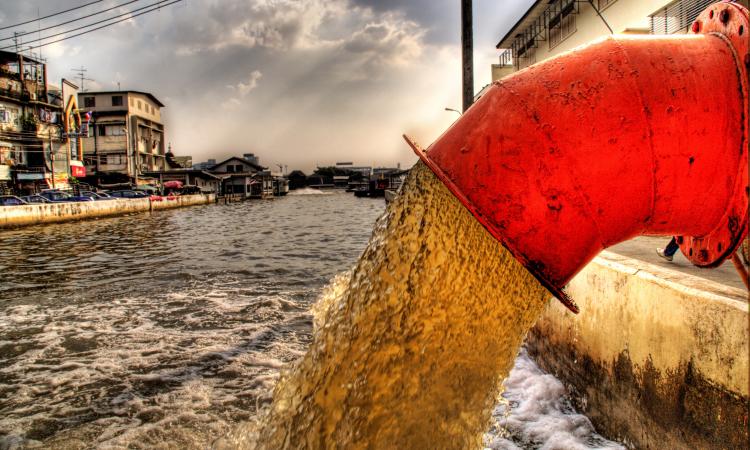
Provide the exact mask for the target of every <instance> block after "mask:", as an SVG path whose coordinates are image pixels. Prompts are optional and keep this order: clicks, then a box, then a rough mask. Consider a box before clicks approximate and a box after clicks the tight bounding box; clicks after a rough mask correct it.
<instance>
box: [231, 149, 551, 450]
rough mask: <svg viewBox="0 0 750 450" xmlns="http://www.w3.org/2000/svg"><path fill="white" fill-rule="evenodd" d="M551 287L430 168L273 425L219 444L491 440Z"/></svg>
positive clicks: (337, 290)
mask: <svg viewBox="0 0 750 450" xmlns="http://www.w3.org/2000/svg"><path fill="white" fill-rule="evenodd" d="M549 297H550V296H549V294H548V293H547V292H546V291H545V290H544V288H542V287H541V286H540V285H539V283H538V282H537V281H536V280H535V279H534V278H533V277H532V276H531V275H530V274H529V272H527V271H526V270H525V269H524V268H523V267H522V266H521V265H520V264H519V263H518V262H517V261H516V260H515V259H514V258H513V257H512V256H511V255H510V253H509V252H508V251H507V250H505V249H504V248H503V247H502V245H500V244H499V243H498V242H497V241H496V240H495V239H494V238H493V237H492V236H490V234H489V233H488V232H487V231H486V230H485V229H484V228H482V226H481V225H480V224H479V222H477V221H476V219H475V218H474V217H473V216H472V215H471V214H470V213H469V212H468V211H467V210H466V209H465V208H464V207H463V206H462V205H461V204H460V203H459V202H458V200H457V199H456V198H455V197H454V196H453V195H452V194H451V193H450V192H449V191H448V190H447V189H446V188H445V187H444V186H443V184H442V183H440V182H439V181H438V180H437V178H435V176H434V175H433V174H432V173H431V172H430V171H429V169H427V168H426V167H425V166H423V165H422V164H421V163H418V164H417V166H415V168H414V169H413V170H412V172H411V174H410V176H409V179H408V180H407V182H406V183H405V185H404V187H403V189H402V193H401V195H400V196H399V197H398V198H397V200H396V201H394V202H393V203H391V205H390V206H389V207H388V211H387V213H386V214H385V215H384V216H383V217H381V218H380V220H379V221H378V223H377V225H376V227H375V231H374V232H373V235H372V238H371V240H370V243H369V245H368V247H367V249H366V250H365V252H364V253H363V255H362V257H361V258H360V260H359V262H358V263H357V265H356V267H355V268H354V270H353V271H352V272H351V275H350V277H346V276H343V277H339V278H338V279H337V280H336V281H335V283H334V284H333V285H332V286H331V287H329V289H328V291H327V294H326V295H324V296H323V298H322V299H321V300H320V303H319V304H318V305H317V307H316V309H317V314H316V315H317V318H316V329H315V333H314V337H313V342H312V344H311V346H310V349H309V351H308V352H307V354H306V355H305V356H304V357H303V358H302V359H301V360H299V361H298V362H297V363H296V364H295V365H294V367H293V368H291V369H290V370H289V371H288V372H287V373H286V374H285V375H284V376H283V377H282V379H281V380H280V381H279V383H278V385H277V386H276V389H275V392H274V402H273V405H272V407H271V409H270V411H269V413H268V414H267V415H266V417H265V418H264V419H262V420H261V422H260V424H256V425H248V426H245V427H243V428H240V429H238V430H236V431H235V432H234V433H233V434H232V435H230V436H228V437H227V438H226V439H224V440H222V442H219V443H217V446H218V447H224V446H227V447H244V448H256V449H280V448H288V449H292V448H293V449H299V448H310V449H312V448H315V449H321V448H340V449H344V448H404V449H406V448H408V449H419V448H455V449H467V448H478V447H480V446H481V437H482V433H483V432H484V431H486V430H487V428H488V426H489V423H490V415H491V412H492V408H493V406H494V405H495V404H496V402H497V398H498V395H499V391H500V389H501V382H502V380H503V379H504V378H505V377H506V376H507V374H508V372H509V370H510V369H511V367H512V366H513V361H514V359H515V357H516V354H517V353H518V349H519V346H520V345H521V342H522V340H523V338H524V336H525V334H526V332H527V330H528V329H529V328H530V327H531V326H532V325H533V323H534V321H535V320H536V318H537V316H538V315H539V313H540V312H541V310H542V308H543V307H544V305H545V303H546V301H547V299H548V298H549Z"/></svg>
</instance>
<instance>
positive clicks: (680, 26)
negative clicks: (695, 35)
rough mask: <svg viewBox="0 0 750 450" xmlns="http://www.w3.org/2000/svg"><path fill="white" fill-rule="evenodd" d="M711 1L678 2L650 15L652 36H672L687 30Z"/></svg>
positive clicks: (691, 0) (687, 0) (685, 0)
mask: <svg viewBox="0 0 750 450" xmlns="http://www.w3.org/2000/svg"><path fill="white" fill-rule="evenodd" d="M712 3H714V2H713V1H712V0H680V1H677V2H672V3H670V4H669V5H667V6H665V7H664V8H662V9H660V10H658V11H656V12H655V13H653V14H651V16H650V17H649V19H650V22H651V33H652V34H673V33H678V32H681V31H685V30H687V27H689V26H690V24H691V23H693V21H694V20H695V19H696V17H698V15H699V14H700V13H701V12H703V10H704V9H706V8H707V7H708V6H709V5H710V4H712Z"/></svg>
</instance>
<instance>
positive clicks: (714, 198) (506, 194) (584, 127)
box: [407, 2, 750, 312]
mask: <svg viewBox="0 0 750 450" xmlns="http://www.w3.org/2000/svg"><path fill="white" fill-rule="evenodd" d="M748 32H750V29H749V28H748V11H747V10H746V9H745V8H743V7H741V6H740V5H737V4H734V3H726V2H722V3H717V4H714V5H712V6H711V7H709V8H708V9H707V10H706V11H704V12H703V13H702V14H701V16H699V18H698V19H697V20H696V22H695V23H694V24H693V27H692V34H690V35H670V36H645V37H644V36H640V37H628V36H612V37H607V38H606V39H602V40H599V41H596V42H594V43H592V44H589V45H587V46H585V47H580V48H578V49H576V50H573V51H571V52H568V53H565V54H562V55H559V56H557V57H555V58H552V59H549V60H546V61H543V62H541V63H539V64H535V65H533V66H531V67H529V68H527V69H524V70H522V71H519V72H516V73H514V74H513V75H510V76H508V77H506V78H504V79H503V80H501V81H499V82H495V83H494V86H492V87H491V88H490V89H489V90H488V92H487V93H486V94H485V95H484V96H483V97H482V98H481V99H479V100H478V101H477V103H476V104H475V105H474V106H472V107H471V108H470V109H469V110H468V111H467V112H466V113H465V114H464V115H463V116H462V117H461V119H459V120H458V121H457V122H456V123H455V124H454V125H453V126H452V127H451V128H450V129H448V130H447V131H446V132H445V133H444V134H443V135H442V136H441V137H440V138H439V139H438V140H437V141H436V142H435V143H434V144H432V146H430V148H429V149H428V151H427V152H424V151H423V150H421V149H420V148H419V146H418V145H416V144H415V143H414V142H412V141H411V140H410V139H408V138H407V141H409V143H410V145H412V147H413V148H414V150H415V151H416V153H417V154H418V155H419V157H420V158H421V159H422V160H423V161H424V162H425V163H426V164H427V165H428V166H429V167H430V168H431V169H432V170H433V172H435V174H436V175H437V176H438V177H439V178H440V179H441V180H442V181H443V182H444V183H445V184H446V186H447V187H448V188H449V189H450V190H451V191H452V192H453V194H454V195H456V197H458V198H459V199H460V200H461V202H462V203H463V204H464V205H465V206H466V207H467V208H468V209H469V210H470V211H471V212H472V213H473V214H474V216H475V217H476V218H477V219H478V220H479V221H480V222H481V223H482V224H483V225H484V226H485V227H486V228H487V229H488V230H489V232H490V233H492V235H493V236H495V238H497V239H498V240H499V241H500V242H502V243H503V245H504V246H505V247H507V248H508V249H509V250H510V251H511V252H512V253H513V255H514V256H515V257H516V258H517V259H518V260H519V261H520V262H521V263H522V264H524V266H525V267H526V268H527V269H528V270H529V271H530V272H531V273H533V274H534V275H535V276H536V277H537V279H538V280H539V281H540V282H542V284H543V285H544V286H545V287H546V288H547V289H549V290H550V291H551V292H552V293H553V294H554V295H555V296H556V297H557V298H559V299H560V300H561V301H562V302H563V303H565V304H566V306H568V308H570V309H571V310H572V311H574V312H578V308H577V306H576V305H575V303H573V301H572V300H571V299H570V298H569V297H568V296H567V295H566V294H565V292H564V291H563V287H564V286H565V285H566V284H567V283H568V281H570V279H571V278H572V277H573V276H574V275H575V274H576V273H577V272H578V271H579V270H580V269H581V268H583V267H584V266H585V265H586V264H587V263H588V262H589V261H590V260H591V259H593V258H594V256H596V254H598V253H599V252H600V251H601V250H602V249H604V248H607V247H609V246H611V245H614V244H616V243H618V242H622V241H624V240H627V239H630V238H632V237H634V236H638V235H676V236H679V237H678V242H679V243H680V248H681V250H682V252H683V253H684V254H685V256H686V257H687V258H688V259H689V260H690V261H691V262H693V263H694V264H696V265H698V266H702V267H713V266H717V265H719V264H721V263H722V262H723V261H724V260H725V259H726V258H727V257H731V255H732V254H733V253H734V251H735V250H736V248H737V247H738V246H739V244H740V242H741V241H742V238H743V237H744V236H745V235H746V233H747V226H748V195H749V191H748V79H747V65H749V64H750V55H749V54H748V43H747V33H748Z"/></svg>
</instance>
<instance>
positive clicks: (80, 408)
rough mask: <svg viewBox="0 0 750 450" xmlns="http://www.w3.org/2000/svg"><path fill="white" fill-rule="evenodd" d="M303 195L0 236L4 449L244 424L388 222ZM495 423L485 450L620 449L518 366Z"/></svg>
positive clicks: (327, 197) (184, 444)
mask: <svg viewBox="0 0 750 450" xmlns="http://www.w3.org/2000/svg"><path fill="white" fill-rule="evenodd" d="M309 192H310V191H305V192H303V193H297V194H291V195H289V196H287V197H285V198H280V199H275V200H272V201H251V202H243V203H233V204H229V205H211V206H202V207H193V208H186V209H178V210H169V211H162V212H155V213H152V214H138V215H132V216H125V217H117V218H109V219H101V220H95V221H85V222H77V223H67V224H57V225H48V226H40V227H31V228H26V229H20V230H5V231H0V242H1V244H0V245H1V246H2V247H1V248H2V251H1V253H0V448H16V447H19V448H24V447H33V446H35V445H42V446H44V447H54V448H92V447H100V448H122V447H129V448H153V447H155V446H159V447H161V448H205V447H206V446H207V445H210V443H211V442H213V441H214V440H215V439H217V438H219V437H221V436H223V435H225V434H226V433H227V432H229V431H230V430H231V429H232V428H233V427H235V426H236V425H237V424H239V423H241V422H243V421H247V420H252V419H253V418H254V417H255V416H256V414H257V412H258V410H259V409H260V408H263V407H264V406H265V405H267V404H268V402H269V401H270V395H271V391H272V388H273V386H274V384H275V381H276V380H277V378H278V374H279V372H280V370H281V369H282V367H284V365H285V364H287V363H289V362H290V361H293V360H295V359H296V358H298V357H300V356H301V355H302V354H303V353H304V352H305V350H306V348H307V345H308V344H309V342H310V337H311V336H310V335H311V328H312V318H311V315H310V314H309V308H310V306H311V305H312V303H313V302H314V301H315V299H316V298H317V297H318V295H319V294H320V292H321V290H322V289H323V288H324V286H325V285H326V284H327V283H328V282H329V280H331V279H332V278H333V277H334V276H335V275H336V274H338V273H341V272H342V271H345V270H347V269H349V268H351V267H352V266H353V264H354V263H355V261H356V260H357V258H358V256H359V255H360V253H361V252H362V250H363V249H364V248H365V246H366V244H367V241H368V239H369V237H370V235H371V230H372V227H373V224H374V222H375V219H376V218H377V217H378V216H379V215H380V214H381V213H382V212H383V210H384V203H383V201H382V199H357V198H354V197H353V196H352V195H350V194H345V193H340V192H335V193H326V194H309ZM305 193H308V194H309V195H305ZM494 419H495V423H494V424H493V426H492V427H491V429H490V430H489V433H488V434H487V436H486V439H485V443H486V446H487V447H488V448H493V449H516V448H622V447H621V446H620V445H619V444H617V443H614V442H610V441H606V440H605V439H603V438H602V437H601V436H599V435H597V434H596V433H595V432H594V430H593V428H592V427H591V425H590V423H589V421H588V419H586V418H585V417H584V416H581V415H579V414H577V413H576V412H575V411H574V410H573V409H572V408H571V407H570V404H569V402H567V400H566V398H565V394H564V388H563V386H562V385H561V384H560V382H559V381H557V380H556V379H554V377H552V376H550V375H548V374H544V373H542V372H541V371H540V370H539V369H538V368H537V367H536V366H535V365H534V363H533V361H531V360H530V359H529V358H528V357H527V356H526V355H525V353H524V352H522V353H521V355H520V356H519V358H518V359H517V360H516V367H515V369H514V371H513V372H512V373H511V376H510V377H509V379H508V380H507V381H506V392H505V394H504V397H503V399H500V402H499V405H498V407H497V408H496V410H495V414H494Z"/></svg>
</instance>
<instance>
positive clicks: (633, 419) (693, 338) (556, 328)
mask: <svg viewBox="0 0 750 450" xmlns="http://www.w3.org/2000/svg"><path fill="white" fill-rule="evenodd" d="M568 292H569V293H570V294H571V296H572V298H573V299H575V301H576V302H577V303H578V305H579V306H580V308H581V312H580V314H578V315H574V314H571V313H569V312H568V311H567V310H566V309H565V308H564V307H563V306H562V305H561V304H560V303H559V302H557V301H552V302H551V303H550V305H549V307H548V308H547V310H546V311H545V313H544V314H543V315H542V317H541V318H540V320H539V322H538V323H537V325H536V326H535V328H534V329H532V331H531V332H530V333H529V336H528V338H527V346H528V348H529V352H530V353H531V355H532V356H533V357H534V358H535V359H536V360H537V362H538V363H539V364H540V366H542V367H543V368H544V369H545V370H547V371H548V372H550V373H553V374H555V375H556V376H557V377H558V378H560V379H561V380H562V381H563V382H564V383H565V384H566V385H567V387H568V389H569V391H570V392H571V395H572V397H573V401H574V403H575V404H576V406H577V407H578V408H580V410H581V411H582V412H583V413H585V414H586V415H587V416H588V417H589V418H590V419H591V420H592V422H593V423H594V425H595V426H596V428H597V431H599V432H600V433H602V434H603V435H605V436H607V437H609V438H614V439H617V440H619V441H621V442H625V443H626V444H627V445H628V446H629V447H632V448H727V449H730V448H731V449H734V448H748V382H749V380H748V352H749V351H750V348H749V347H748V342H749V340H748V334H749V333H748V303H747V295H748V294H747V291H745V290H742V289H737V288H734V287H729V286H725V285H722V284H719V283H716V282H713V281H709V280H705V279H703V278H699V277H696V276H691V275H685V274H683V273H678V272H675V271H672V270H668V269H664V268H661V267H658V266H655V265H652V264H648V263H645V262H642V261H636V260H633V259H629V258H626V257H623V256H619V255H616V254H613V253H609V252H603V253H602V254H601V255H600V256H599V257H597V258H596V259H595V260H594V261H592V262H591V263H590V264H589V265H588V266H586V268H584V269H583V271H582V272H581V273H579V274H578V275H577V276H576V277H575V279H573V281H571V283H570V285H569V288H568Z"/></svg>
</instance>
